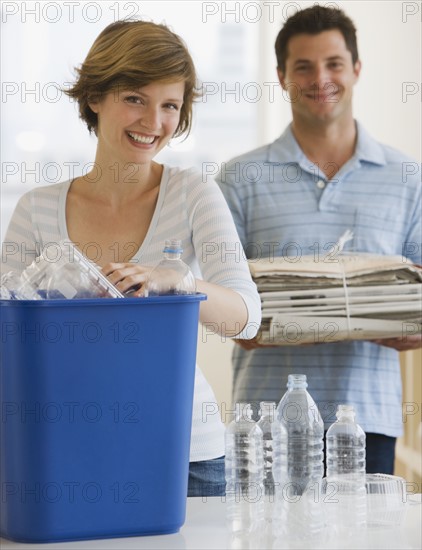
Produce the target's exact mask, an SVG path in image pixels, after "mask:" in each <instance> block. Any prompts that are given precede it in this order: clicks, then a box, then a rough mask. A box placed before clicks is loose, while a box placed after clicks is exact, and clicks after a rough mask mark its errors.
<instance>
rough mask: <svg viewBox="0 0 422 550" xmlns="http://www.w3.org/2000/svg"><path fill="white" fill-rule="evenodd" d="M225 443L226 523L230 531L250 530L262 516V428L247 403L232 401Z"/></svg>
mask: <svg viewBox="0 0 422 550" xmlns="http://www.w3.org/2000/svg"><path fill="white" fill-rule="evenodd" d="M225 445H226V459H225V468H226V502H227V521H228V526H229V528H230V530H231V531H232V532H234V533H236V532H238V533H245V532H249V533H251V532H254V531H256V530H258V529H259V528H261V527H262V525H263V519H264V486H263V479H264V453H263V435H262V430H261V428H260V427H259V426H258V425H257V423H256V422H254V421H253V420H252V409H251V406H250V405H249V404H247V403H237V404H236V415H235V419H234V420H233V421H232V422H231V423H230V424H229V425H228V427H227V429H226V435H225Z"/></svg>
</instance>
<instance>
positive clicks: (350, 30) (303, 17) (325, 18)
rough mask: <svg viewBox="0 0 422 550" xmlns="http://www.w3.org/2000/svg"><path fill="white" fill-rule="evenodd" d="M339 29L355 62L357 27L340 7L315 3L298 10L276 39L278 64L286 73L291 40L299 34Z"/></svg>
mask: <svg viewBox="0 0 422 550" xmlns="http://www.w3.org/2000/svg"><path fill="white" fill-rule="evenodd" d="M331 30H338V31H340V32H341V34H342V35H343V37H344V41H345V42H346V47H347V49H348V50H349V51H350V53H351V54H352V61H353V64H355V63H356V61H358V59H359V54H358V45H357V40H356V27H355V25H354V23H353V21H352V20H351V19H350V18H349V17H348V16H347V15H346V14H345V13H344V12H343V11H342V10H340V9H339V8H326V7H323V6H319V5H315V6H312V7H311V8H307V9H305V10H301V11H297V12H296V13H295V14H294V15H292V16H291V17H289V18H288V19H287V21H286V23H285V24H284V25H283V27H282V29H281V31H280V32H279V33H278V36H277V39H276V41H275V54H276V56H277V66H278V68H279V69H280V70H281V71H282V72H283V73H284V72H285V70H286V59H287V53H288V51H287V50H288V44H289V40H290V39H291V38H292V37H293V36H295V35H297V34H319V33H320V32H324V31H331Z"/></svg>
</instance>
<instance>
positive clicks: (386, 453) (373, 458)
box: [366, 433, 396, 474]
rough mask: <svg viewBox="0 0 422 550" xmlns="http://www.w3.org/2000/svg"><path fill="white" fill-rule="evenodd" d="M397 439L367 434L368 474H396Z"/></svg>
mask: <svg viewBox="0 0 422 550" xmlns="http://www.w3.org/2000/svg"><path fill="white" fill-rule="evenodd" d="M395 447H396V438H395V437H389V436H388V435H382V434H371V433H369V434H366V472H367V473H368V474H394V452H395Z"/></svg>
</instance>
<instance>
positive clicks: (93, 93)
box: [65, 20, 200, 137]
mask: <svg viewBox="0 0 422 550" xmlns="http://www.w3.org/2000/svg"><path fill="white" fill-rule="evenodd" d="M76 72H77V74H78V78H77V81H76V83H75V84H74V86H73V87H72V88H70V89H69V90H66V91H65V93H67V95H69V96H70V97H72V98H73V99H76V101H77V102H78V103H79V115H80V117H81V119H82V120H84V121H85V122H86V124H87V126H88V130H89V131H90V132H92V131H94V132H95V133H96V132H97V128H98V118H97V114H96V113H94V112H93V111H92V109H91V108H90V106H89V103H91V102H95V101H98V100H100V99H101V97H103V96H104V95H105V94H108V93H109V92H114V91H118V90H126V89H127V90H136V89H138V88H141V87H142V86H146V85H148V84H150V83H152V82H157V81H161V82H177V81H183V82H184V83H185V91H184V96H183V105H182V108H181V111H180V121H179V125H178V127H177V129H176V132H175V137H177V136H180V135H182V134H184V133H185V132H186V133H189V131H190V129H191V126H192V105H193V102H194V100H195V99H196V98H197V97H198V96H199V95H200V94H199V90H198V88H197V79H196V72H195V66H194V64H193V61H192V58H191V56H190V54H189V52H188V49H187V47H186V45H185V43H184V42H183V40H182V39H181V38H180V37H179V36H178V35H177V34H175V33H173V32H172V31H171V30H170V29H169V28H168V27H166V26H165V25H159V24H156V23H152V22H149V21H138V20H136V21H134V20H124V21H116V22H114V23H112V24H111V25H108V27H106V28H105V29H104V30H103V31H102V32H101V33H100V34H99V35H98V37H97V38H96V40H95V42H94V43H93V45H92V46H91V49H90V50H89V52H88V55H87V56H86V59H85V61H84V62H83V64H82V65H81V67H80V68H76Z"/></svg>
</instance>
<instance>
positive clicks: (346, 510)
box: [325, 405, 366, 529]
mask: <svg viewBox="0 0 422 550" xmlns="http://www.w3.org/2000/svg"><path fill="white" fill-rule="evenodd" d="M336 417H337V421H336V422H335V423H334V424H332V425H331V426H330V428H329V429H328V431H327V437H326V440H327V488H326V494H327V495H330V494H332V496H333V498H326V499H325V504H326V509H327V511H328V514H329V516H331V517H332V518H333V521H332V524H333V526H335V527H336V528H340V529H344V528H347V527H349V528H351V529H355V528H356V526H361V525H363V524H364V523H365V521H366V488H365V465H366V461H365V455H366V450H365V444H366V436H365V432H364V431H363V430H362V428H361V427H360V426H359V424H357V423H356V420H355V409H354V407H353V406H352V405H339V406H338V408H337V412H336Z"/></svg>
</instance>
